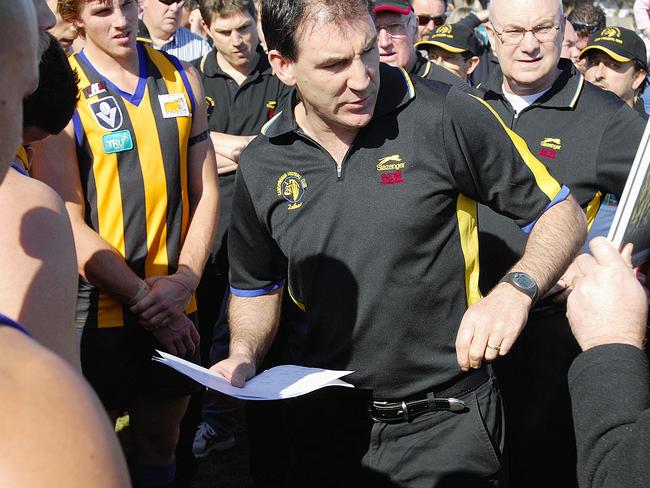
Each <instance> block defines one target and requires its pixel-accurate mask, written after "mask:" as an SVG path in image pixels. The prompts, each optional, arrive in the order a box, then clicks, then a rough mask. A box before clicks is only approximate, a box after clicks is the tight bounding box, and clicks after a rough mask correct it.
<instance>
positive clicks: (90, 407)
mask: <svg viewBox="0 0 650 488" xmlns="http://www.w3.org/2000/svg"><path fill="white" fill-rule="evenodd" d="M0 358H1V359H0V395H1V397H2V398H3V402H2V406H1V407H0V411H1V412H2V416H3V418H5V419H7V420H10V421H7V422H2V425H0V438H2V440H3V446H5V448H4V449H2V452H1V454H0V479H2V480H3V485H5V486H66V487H81V486H98V487H102V488H103V487H123V486H129V481H128V475H127V473H126V466H125V463H124V459H123V457H122V454H121V451H120V449H119V446H118V443H117V440H116V438H115V435H114V433H113V431H112V429H111V426H110V425H109V422H108V420H107V417H106V416H105V415H104V413H103V409H102V407H101V405H100V404H99V401H98V400H97V397H96V396H95V394H94V393H93V392H92V391H91V389H90V388H89V387H88V385H87V384H86V382H85V380H83V378H82V377H81V376H80V375H79V374H78V373H76V372H75V371H74V370H73V369H72V368H71V367H70V366H69V365H68V364H66V362H65V361H63V360H61V359H60V358H59V357H57V356H56V355H55V354H53V353H51V352H50V351H48V350H46V349H45V348H43V347H41V346H40V345H39V344H38V343H36V342H35V341H34V340H32V339H30V338H29V337H27V336H26V335H24V334H22V333H21V332H18V331H16V330H14V329H11V328H9V327H0ZM34 446H38V449H34Z"/></svg>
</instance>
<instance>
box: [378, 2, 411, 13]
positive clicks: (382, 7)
mask: <svg viewBox="0 0 650 488" xmlns="http://www.w3.org/2000/svg"><path fill="white" fill-rule="evenodd" d="M372 11H373V12H395V13H398V14H402V15H408V14H410V13H411V12H412V11H413V7H411V2H409V0H391V1H387V0H386V1H385V0H375V6H374V7H373V8H372Z"/></svg>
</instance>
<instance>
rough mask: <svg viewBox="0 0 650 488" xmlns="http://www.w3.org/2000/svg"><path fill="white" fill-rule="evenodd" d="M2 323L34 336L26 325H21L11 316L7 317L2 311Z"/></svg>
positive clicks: (0, 317) (0, 315) (0, 316)
mask: <svg viewBox="0 0 650 488" xmlns="http://www.w3.org/2000/svg"><path fill="white" fill-rule="evenodd" d="M0 325H5V326H7V327H13V328H14V329H17V330H19V331H20V332H22V333H23V334H26V335H28V336H30V337H31V336H32V335H31V334H30V333H29V331H28V330H27V329H25V327H23V326H22V325H20V324H19V323H18V322H16V321H15V320H11V319H10V318H9V317H7V316H6V315H3V314H1V313H0Z"/></svg>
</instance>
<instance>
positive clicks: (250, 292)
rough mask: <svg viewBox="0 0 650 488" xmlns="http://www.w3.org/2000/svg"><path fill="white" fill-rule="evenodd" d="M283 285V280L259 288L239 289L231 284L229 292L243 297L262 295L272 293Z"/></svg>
mask: <svg viewBox="0 0 650 488" xmlns="http://www.w3.org/2000/svg"><path fill="white" fill-rule="evenodd" d="M283 286H284V280H282V281H279V282H277V283H272V284H270V285H269V286H267V287H265V288H261V289H259V290H240V289H239V288H235V287H233V286H231V287H230V292H231V293H232V294H233V295H235V296H236V297H245V298H251V297H261V296H263V295H268V294H270V293H273V292H274V291H276V290H279V289H280V288H282V287H283Z"/></svg>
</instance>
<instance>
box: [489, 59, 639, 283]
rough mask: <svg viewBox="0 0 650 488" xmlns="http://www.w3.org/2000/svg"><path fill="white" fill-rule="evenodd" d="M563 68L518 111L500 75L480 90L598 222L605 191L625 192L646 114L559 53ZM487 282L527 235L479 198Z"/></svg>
mask: <svg viewBox="0 0 650 488" xmlns="http://www.w3.org/2000/svg"><path fill="white" fill-rule="evenodd" d="M558 66H559V67H560V69H561V70H562V74H561V75H560V76H559V78H558V79H557V80H556V82H555V83H554V84H553V86H552V87H551V88H550V89H549V90H548V91H547V92H546V93H545V94H544V95H542V96H541V97H540V98H539V99H538V100H537V101H536V102H535V103H533V104H532V105H531V106H529V107H528V108H525V109H524V110H522V111H521V112H520V113H519V114H518V115H517V116H515V112H514V110H513V109H512V106H511V105H510V103H509V102H508V101H507V100H506V98H505V97H504V96H503V89H502V78H501V76H499V77H492V78H490V80H489V81H487V82H486V83H484V84H483V85H481V86H480V87H479V89H478V90H477V91H478V93H479V94H480V96H481V97H482V98H483V99H484V100H485V101H486V102H487V103H488V104H489V105H490V106H491V107H492V108H494V110H495V111H496V112H497V113H498V114H499V115H500V116H501V118H502V119H503V120H504V122H505V123H506V124H508V126H509V127H510V128H511V129H513V130H514V131H515V132H516V133H517V134H519V135H520V136H521V137H522V138H523V139H524V140H525V141H526V143H527V144H528V147H529V148H530V150H531V151H532V152H533V154H535V156H537V157H538V158H539V159H540V160H541V161H542V162H544V164H546V165H547V166H548V168H549V170H550V171H551V173H553V174H554V175H555V176H556V177H557V178H558V179H560V180H561V181H562V182H563V183H564V184H565V185H567V186H569V187H570V188H571V193H572V195H573V196H574V197H575V199H576V200H577V201H578V203H579V204H580V206H581V207H582V208H583V209H585V211H586V212H587V220H588V223H589V224H591V222H593V219H594V217H595V216H596V212H597V211H598V208H599V206H600V201H601V198H602V196H604V195H606V194H607V193H612V194H614V195H618V196H620V195H621V193H622V192H623V187H624V186H625V181H626V180H627V175H628V173H629V171H630V167H631V165H632V162H633V161H634V157H635V155H636V151H637V149H638V147H639V143H640V141H641V136H642V135H643V130H644V128H645V123H644V121H643V119H642V118H641V117H640V116H639V115H638V114H637V113H635V111H634V110H632V109H631V108H630V107H629V106H627V105H626V104H625V103H624V102H623V101H622V100H621V99H620V98H618V97H617V96H616V95H614V94H612V93H610V92H606V91H604V90H601V89H600V88H597V87H595V86H593V85H591V84H590V83H589V82H587V81H585V79H584V78H583V76H582V75H581V74H580V73H579V72H578V71H577V70H576V69H575V68H574V67H573V64H572V63H571V62H570V61H569V60H564V59H563V60H560V63H559V65H558ZM479 232H480V249H481V253H480V255H481V264H482V269H481V289H482V290H483V291H484V292H487V291H489V290H490V289H491V288H492V287H493V286H494V285H495V284H496V283H497V282H498V281H499V279H500V278H501V277H502V276H503V275H504V274H505V273H506V272H507V270H508V269H509V268H510V267H511V266H512V265H513V264H514V263H515V262H516V261H517V260H518V259H519V258H520V257H521V255H522V254H523V251H524V248H525V245H526V240H527V236H526V235H525V234H522V233H521V232H520V231H519V229H518V228H517V226H516V225H515V224H514V223H513V222H512V221H511V220H510V219H508V218H505V217H503V216H501V215H498V214H497V213H495V212H493V211H492V210H490V209H489V208H487V207H485V206H479Z"/></svg>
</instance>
